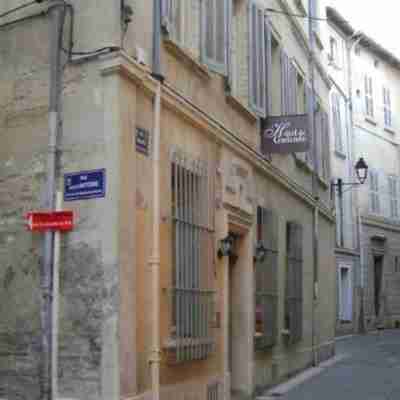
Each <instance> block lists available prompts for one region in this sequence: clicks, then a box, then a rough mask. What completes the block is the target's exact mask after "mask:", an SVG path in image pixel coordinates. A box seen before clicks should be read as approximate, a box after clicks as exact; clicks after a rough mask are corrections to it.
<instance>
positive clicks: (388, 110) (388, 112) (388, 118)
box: [383, 87, 392, 128]
mask: <svg viewBox="0 0 400 400" xmlns="http://www.w3.org/2000/svg"><path fill="white" fill-rule="evenodd" d="M383 113H384V121H385V126H387V127H388V128H390V127H391V126H392V105H391V99H390V90H389V89H387V88H385V87H384V88H383Z"/></svg>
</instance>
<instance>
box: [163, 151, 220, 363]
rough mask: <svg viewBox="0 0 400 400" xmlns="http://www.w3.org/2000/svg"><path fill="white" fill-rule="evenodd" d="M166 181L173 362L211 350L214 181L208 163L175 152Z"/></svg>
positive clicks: (192, 358)
mask: <svg viewBox="0 0 400 400" xmlns="http://www.w3.org/2000/svg"><path fill="white" fill-rule="evenodd" d="M170 167H171V172H170V179H171V232H172V236H171V250H172V252H171V263H172V268H171V274H172V276H171V278H172V279H171V318H170V321H171V338H170V342H171V343H173V345H171V346H170V347H171V349H169V350H171V351H173V352H174V354H173V363H175V364H176V363H183V362H189V361H195V360H201V359H205V358H207V357H208V356H209V355H210V354H211V353H212V352H213V351H214V344H215V338H214V336H213V333H212V326H211V325H212V321H213V318H214V312H213V302H214V300H213V298H214V293H215V290H214V283H213V282H214V274H213V272H212V271H213V259H214V250H215V249H214V217H213V211H212V210H211V211H210V207H211V201H212V200H211V199H212V197H213V193H214V189H213V184H214V181H215V180H214V179H213V176H212V175H211V174H212V173H211V171H212V168H210V166H209V165H208V163H206V162H204V161H202V160H199V159H197V158H192V157H191V156H190V155H188V154H186V153H184V152H182V151H180V150H174V151H173V152H171V160H170Z"/></svg>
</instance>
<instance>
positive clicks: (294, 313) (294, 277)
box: [284, 222, 303, 344]
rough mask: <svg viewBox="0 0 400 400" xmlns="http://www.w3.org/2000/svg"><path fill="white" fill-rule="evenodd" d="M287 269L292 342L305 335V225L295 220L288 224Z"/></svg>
mask: <svg viewBox="0 0 400 400" xmlns="http://www.w3.org/2000/svg"><path fill="white" fill-rule="evenodd" d="M286 245H287V270H286V300H285V321H284V322H285V324H284V325H285V329H286V330H287V331H288V335H289V336H288V342H289V343H290V344H293V343H296V342H299V341H300V340H301V339H302V337H303V227H302V226H301V225H299V224H297V223H295V222H288V223H287V226H286Z"/></svg>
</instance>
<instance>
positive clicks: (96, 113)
mask: <svg viewBox="0 0 400 400" xmlns="http://www.w3.org/2000/svg"><path fill="white" fill-rule="evenodd" d="M126 3H127V4H130V5H132V7H133V9H134V18H133V23H132V24H131V25H130V26H129V28H128V30H127V32H126V33H125V35H122V31H121V26H120V15H119V13H120V7H119V4H117V5H116V4H112V5H111V4H110V3H109V2H106V1H101V2H96V4H94V3H93V2H83V3H82V2H78V1H74V2H73V4H74V6H75V11H76V30H75V34H76V40H75V46H76V47H75V49H76V50H84V51H86V50H92V49H96V48H101V47H104V46H109V45H119V44H120V43H121V38H122V37H123V47H124V50H123V51H121V52H118V54H111V55H108V56H107V55H103V56H101V57H99V58H90V59H81V60H80V62H78V61H76V62H74V63H73V65H70V66H68V67H67V68H66V71H65V80H64V92H63V120H64V124H63V135H62V140H61V154H62V155H61V162H60V164H61V167H60V171H61V174H63V173H67V172H73V171H80V170H90V169H97V168H105V169H106V174H107V194H106V197H105V199H96V200H89V201H82V202H80V201H78V202H74V203H68V204H64V207H65V208H69V209H72V210H73V211H74V212H75V215H76V228H75V229H74V231H73V232H71V233H69V234H66V235H63V238H62V251H61V253H62V259H61V276H60V278H61V299H60V319H61V320H60V359H59V363H60V364H59V375H60V395H61V396H63V397H70V398H80V399H85V400H86V399H87V400H91V399H93V400H94V399H96V400H97V399H117V398H120V397H123V398H132V397H134V396H137V398H143V399H145V398H147V397H148V396H149V393H150V392H151V389H152V387H151V379H150V368H149V367H150V364H149V358H150V352H151V350H152V348H151V346H152V343H151V342H150V340H151V333H152V328H153V325H152V318H153V315H152V314H151V307H152V302H153V301H154V296H153V294H152V292H151V290H150V288H151V270H150V268H149V257H150V252H151V246H152V243H151V223H152V211H151V207H152V202H153V197H152V187H151V179H152V164H153V163H152V156H151V154H152V153H151V150H150V154H149V155H148V156H145V155H143V154H139V153H138V152H136V151H135V134H136V129H137V128H138V127H139V128H142V129H145V130H147V131H148V132H149V133H150V136H152V132H153V130H154V126H153V118H154V114H153V102H154V95H155V87H156V82H155V81H154V79H152V78H151V77H150V68H149V67H150V65H151V56H150V55H151V36H152V6H151V2H137V1H135V2H134V1H127V2H126ZM243 3H244V2H243ZM284 3H285V2H264V3H263V4H265V5H266V6H270V5H271V6H273V7H278V6H279V7H280V6H282V7H284ZM193 4H194V3H193ZM12 5H14V3H13V4H12ZM12 5H11V2H10V1H7V2H5V3H4V7H3V6H0V11H3V8H4V10H7V9H8V8H11V6H12ZM194 5H195V4H194ZM34 9H35V10H39V9H40V7H36V8H34ZM34 9H32V12H33V11H34ZM192 11H193V12H194V13H195V14H196V13H198V12H199V10H198V9H197V8H194V9H193V10H192ZM28 12H30V11H29V10H28V11H26V13H28ZM24 13H25V11H24ZM24 15H25V14H24ZM271 19H272V22H273V25H274V30H275V31H276V32H277V33H279V35H280V36H281V43H282V46H283V47H284V48H285V49H286V50H287V52H288V53H289V54H290V56H291V57H294V58H295V59H296V61H297V63H298V64H299V66H300V67H301V69H302V70H303V71H304V73H305V75H307V72H306V71H307V57H306V52H305V49H304V48H302V47H301V46H302V45H301V41H298V39H296V37H295V36H294V35H293V30H294V29H296V28H295V27H294V25H293V24H294V22H293V20H291V21H289V20H288V19H287V18H286V17H285V18H282V17H279V18H278V17H274V18H272V16H271ZM94 21H95V22H94ZM241 29H243V30H244V31H243V32H244V33H246V28H245V26H243V27H242V28H241ZM33 32H34V33H33ZM193 32H194V34H193V36H191V37H190V39H189V45H188V47H189V50H193V54H192V53H190V52H189V53H188V54H185V51H182V49H180V48H179V47H177V46H176V45H174V44H173V43H171V42H170V41H168V40H166V39H164V40H163V44H162V64H163V73H164V75H165V78H166V80H165V82H164V85H163V89H162V113H161V178H162V179H161V182H162V186H161V194H162V197H161V200H162V203H161V221H160V223H161V304H160V306H161V320H160V327H161V332H160V336H161V344H162V351H163V352H162V364H161V385H162V388H161V392H162V398H165V399H168V398H170V399H176V398H183V397H184V396H189V395H190V396H192V397H193V398H197V399H205V398H206V391H207V388H208V387H209V385H212V384H214V383H218V384H219V386H218V390H219V391H220V394H221V397H222V398H226V399H229V397H230V388H231V386H232V387H234V389H236V392H237V393H238V394H240V395H241V396H244V397H246V396H247V397H249V396H251V395H252V394H253V393H254V392H255V391H256V390H257V389H260V388H262V387H266V386H268V385H271V384H273V383H275V382H278V381H280V380H282V379H284V378H286V377H287V376H289V375H291V374H293V373H294V372H295V371H297V370H301V369H304V368H305V367H307V366H308V365H310V364H311V361H312V357H313V355H312V345H313V343H312V341H313V340H312V337H311V336H312V330H313V329H312V319H313V314H314V315H315V316H314V331H315V333H314V349H315V350H316V352H317V353H318V356H319V357H320V359H325V358H327V357H329V356H330V355H332V353H333V351H334V343H333V337H334V318H333V315H334V303H335V302H334V300H333V299H334V298H335V294H334V291H335V290H334V285H335V281H336V280H335V271H334V268H333V267H332V266H333V263H334V258H333V251H332V243H333V240H334V229H333V220H332V215H331V213H330V210H329V190H328V187H329V185H328V184H327V182H323V181H321V182H320V183H319V186H318V188H319V194H320V197H321V200H322V202H321V204H320V213H319V228H318V237H319V238H320V240H319V248H318V250H319V254H320V258H319V265H318V275H319V286H318V292H319V296H318V301H317V302H316V304H314V311H313V299H312V292H313V279H314V276H313V274H314V273H313V261H314V260H313V251H312V242H311V238H312V233H313V228H312V221H313V212H314V207H315V201H314V199H313V198H312V196H311V193H310V190H311V173H310V171H309V170H307V169H304V168H299V167H298V164H296V163H295V159H294V157H293V156H292V155H288V156H285V157H281V156H279V157H278V156H273V157H272V162H269V161H267V160H266V158H265V157H263V156H262V155H261V154H260V152H259V145H260V139H259V138H260V120H259V119H258V118H257V117H256V115H255V114H254V112H253V111H251V110H250V109H249V106H248V104H241V103H242V102H241V101H239V102H237V101H235V100H237V99H234V98H233V97H234V96H229V95H227V93H226V90H225V88H226V86H225V85H226V82H225V79H224V78H222V77H221V76H220V75H218V74H215V73H213V72H211V71H210V70H209V69H208V68H206V67H205V66H204V64H202V63H201V62H200V58H199V52H198V49H199V47H198V37H197V36H196V35H197V34H196V32H198V30H197V28H196V26H195V27H194V29H193ZM279 35H278V36H279ZM47 43H48V25H47V19H45V18H42V19H40V18H39V19H37V20H36V19H34V20H32V21H30V22H27V23H24V24H22V25H19V24H18V25H15V26H11V27H8V28H7V29H2V28H0V55H1V57H2V58H1V59H0V61H1V67H2V68H1V72H0V85H1V91H0V104H1V105H2V106H3V107H1V111H0V127H1V131H2V139H1V143H2V144H1V146H0V155H1V156H0V163H1V168H0V179H1V182H2V187H4V188H5V190H3V191H2V192H1V193H2V195H1V199H0V201H1V205H2V207H1V211H0V213H1V214H0V215H1V221H2V222H1V224H0V243H2V244H3V246H1V250H0V260H1V265H2V266H4V268H1V271H0V274H2V275H1V278H0V279H2V281H3V287H4V289H2V291H1V293H0V296H1V302H0V304H1V306H0V316H1V318H0V319H1V321H2V324H1V328H0V329H1V340H0V344H1V346H2V347H3V346H4V348H5V349H6V351H5V352H4V354H8V355H7V356H2V357H0V369H1V373H0V388H1V390H2V391H1V390H0V394H1V395H3V394H4V395H5V396H6V397H8V398H10V399H14V398H15V399H16V398H22V399H25V398H26V399H28V398H29V399H30V400H31V399H36V398H37V399H39V398H40V394H39V383H38V382H39V375H38V362H39V355H40V346H39V343H40V342H39V333H40V319H39V318H40V317H39V304H40V303H39V298H40V286H39V275H40V273H39V268H40V265H39V262H40V244H41V238H40V236H38V235H37V234H31V233H28V232H27V231H26V230H25V228H24V226H23V224H22V222H21V216H22V215H23V214H24V213H25V212H26V211H28V210H31V209H32V208H39V207H40V199H41V196H42V193H43V184H44V181H45V161H46V149H47V109H48V98H47V96H48V94H47V93H48V79H49V78H48V73H49V71H48V56H47V54H48V48H47ZM138 47H140V48H141V49H143V50H144V57H143V59H142V52H141V50H140V49H139V50H138ZM196 49H197V50H196ZM138 61H143V63H139V62H138ZM318 71H319V72H317V74H316V79H317V92H318V97H319V101H320V103H321V104H322V106H323V108H324V109H327V106H328V92H329V87H328V84H327V82H326V79H325V80H324V79H323V77H322V76H321V70H318ZM242 85H243V87H244V86H245V85H244V84H243V82H242ZM244 91H245V89H244ZM245 97H246V96H245V94H244V95H243V97H242V98H241V99H242V100H243V98H245ZM239 100H240V98H239ZM273 102H274V103H275V104H276V103H278V100H277V99H275V100H274V99H273ZM276 110H277V112H279V110H280V108H279V107H277V108H276ZM3 132H4V133H3ZM174 147H179V148H182V149H183V150H184V151H185V152H187V153H188V154H191V155H193V156H194V157H202V158H206V159H207V160H208V161H209V163H210V165H211V166H212V171H213V173H215V176H216V186H215V189H216V196H215V199H214V200H215V201H214V203H215V204H213V205H212V206H213V209H214V211H215V230H214V232H213V238H214V246H215V249H214V250H215V252H214V253H215V254H214V258H213V265H212V266H213V267H214V270H215V273H214V276H213V277H212V280H213V285H214V289H215V309H216V312H215V324H214V325H213V327H212V332H213V335H214V337H215V339H216V347H215V351H214V353H213V354H212V355H211V356H210V357H209V358H207V359H205V360H202V361H196V362H190V363H185V364H182V365H171V364H170V363H169V362H168V359H167V352H166V351H165V347H166V346H165V343H166V342H168V339H169V338H170V337H169V336H170V314H171V305H170V300H171V299H170V289H171V269H172V256H171V240H172V239H171V201H170V199H171V187H170V173H171V170H170V154H171V149H173V148H174ZM232 165H239V166H240V167H241V171H242V172H243V171H245V172H244V177H243V176H238V175H236V174H235V173H233V174H232V168H231V167H232ZM58 183H59V186H60V187H61V185H62V180H60V181H59V182H58ZM232 185H233V186H234V187H235V189H234V190H233V191H232ZM257 205H265V206H268V207H270V208H273V209H274V210H276V212H277V214H278V215H279V237H280V240H279V247H280V258H279V267H280V268H279V275H278V284H279V291H278V293H279V301H278V316H277V322H278V344H277V345H276V346H275V347H274V349H273V350H272V351H270V352H268V351H267V352H263V353H261V354H260V353H257V354H255V353H254V348H253V343H252V342H253V340H252V338H253V336H254V296H253V294H254V293H253V291H254V275H253V269H252V267H253V251H254V249H253V245H254V236H255V234H254V233H255V232H254V231H255V209H256V206H257ZM292 220H296V221H297V222H299V223H301V224H302V225H303V230H304V236H303V238H304V240H303V254H304V260H303V268H304V275H303V277H302V284H303V291H304V303H303V316H304V320H303V326H304V331H303V340H302V341H301V342H299V343H298V344H297V345H294V346H287V345H285V344H284V339H283V337H282V334H281V333H282V332H281V330H282V327H283V322H284V321H283V319H284V310H283V308H284V291H285V260H286V254H285V252H286V230H285V227H286V223H287V222H288V221H292ZM229 230H235V231H237V232H239V233H240V235H241V237H242V239H241V246H240V256H241V259H240V264H238V267H239V269H238V271H239V273H238V274H237V275H236V278H235V284H234V286H233V287H234V288H235V289H237V291H238V297H237V298H236V299H235V301H234V305H236V312H235V315H234V317H233V318H232V321H233V323H234V324H235V325H236V327H239V328H242V330H243V332H241V334H239V335H237V336H238V337H237V338H235V340H236V343H238V344H239V346H238V348H239V349H240V352H237V353H235V357H236V363H235V369H234V371H230V370H229V367H228V362H229V360H228V358H229V345H228V341H229V330H228V326H229V323H230V320H231V317H230V315H229V291H230V288H229V279H230V278H229V274H230V272H229V266H228V262H227V259H226V258H225V259H223V260H219V259H218V258H217V256H216V249H217V247H218V245H219V240H220V239H221V238H223V237H225V236H226V234H227V233H228V231H229ZM33 298H34V299H37V301H32V299H33ZM10 309H15V312H14V313H13V314H10V312H9V310H10ZM327 316H330V317H329V318H327ZM231 372H232V377H231ZM231 378H232V379H231ZM231 383H232V385H231ZM134 398H136V397H134Z"/></svg>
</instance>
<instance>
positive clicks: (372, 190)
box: [369, 170, 381, 214]
mask: <svg viewBox="0 0 400 400" xmlns="http://www.w3.org/2000/svg"><path fill="white" fill-rule="evenodd" d="M379 185H380V182H379V174H378V172H377V171H375V170H370V172H369V204H370V212H371V213H372V214H380V213H381V201H380V200H381V199H380V196H379Z"/></svg>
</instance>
